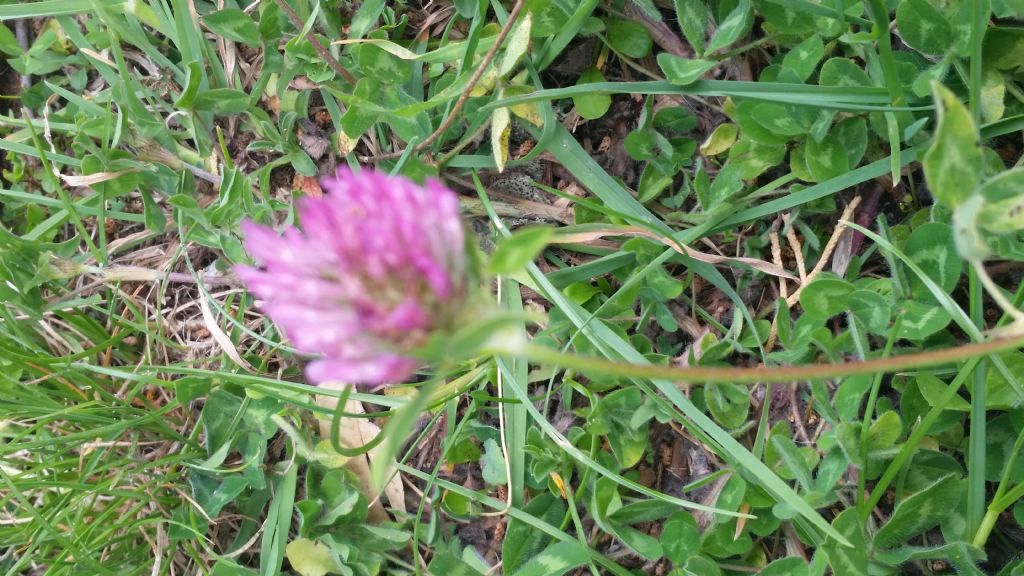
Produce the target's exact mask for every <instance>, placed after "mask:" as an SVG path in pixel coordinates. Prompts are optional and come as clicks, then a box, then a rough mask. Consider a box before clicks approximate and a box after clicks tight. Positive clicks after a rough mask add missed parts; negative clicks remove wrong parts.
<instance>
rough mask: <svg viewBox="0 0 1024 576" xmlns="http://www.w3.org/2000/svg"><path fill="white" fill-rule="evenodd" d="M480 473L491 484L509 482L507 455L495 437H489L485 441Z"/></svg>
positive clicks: (500, 484) (496, 484)
mask: <svg viewBox="0 0 1024 576" xmlns="http://www.w3.org/2000/svg"><path fill="white" fill-rule="evenodd" d="M480 473H481V475H482V476H483V478H484V482H487V483H488V484H490V485H491V486H505V485H506V484H508V477H507V475H506V473H505V457H504V455H503V454H502V453H501V447H500V446H498V443H497V442H496V441H495V440H494V438H488V439H487V441H485V442H484V454H483V457H482V458H481V459H480Z"/></svg>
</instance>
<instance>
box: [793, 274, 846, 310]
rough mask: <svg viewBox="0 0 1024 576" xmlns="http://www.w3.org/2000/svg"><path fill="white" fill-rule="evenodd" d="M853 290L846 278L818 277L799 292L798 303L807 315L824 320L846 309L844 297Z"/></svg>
mask: <svg viewBox="0 0 1024 576" xmlns="http://www.w3.org/2000/svg"><path fill="white" fill-rule="evenodd" d="M853 290H854V288H853V284H850V283H849V282H847V281H846V280H842V279H839V278H827V277H826V278H819V279H817V280H815V281H813V282H811V283H810V284H808V285H807V287H806V288H804V289H803V291H801V292H800V305H801V306H803V309H804V313H806V314H807V315H808V316H811V317H813V318H820V319H822V320H824V319H826V318H831V317H832V316H835V315H836V314H839V313H840V312H842V311H843V310H846V305H847V301H846V299H847V297H848V296H849V295H850V294H851V293H852V292H853Z"/></svg>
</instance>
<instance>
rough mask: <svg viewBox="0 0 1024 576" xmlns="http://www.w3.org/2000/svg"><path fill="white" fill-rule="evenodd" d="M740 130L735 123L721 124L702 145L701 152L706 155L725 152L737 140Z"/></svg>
mask: <svg viewBox="0 0 1024 576" xmlns="http://www.w3.org/2000/svg"><path fill="white" fill-rule="evenodd" d="M739 131H740V130H739V127H737V126H736V125H735V124H719V125H718V127H717V128H715V130H714V131H713V132H712V133H711V134H710V135H709V136H708V137H707V140H705V141H704V143H703V144H701V145H700V153H701V154H703V155H705V156H717V155H718V154H721V153H722V152H725V151H726V150H728V149H729V148H730V147H731V146H732V145H733V144H734V143H735V142H736V136H737V135H738V134H739Z"/></svg>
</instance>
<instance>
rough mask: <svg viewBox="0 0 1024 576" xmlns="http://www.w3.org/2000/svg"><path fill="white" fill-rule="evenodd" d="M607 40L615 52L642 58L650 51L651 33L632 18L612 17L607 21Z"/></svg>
mask: <svg viewBox="0 0 1024 576" xmlns="http://www.w3.org/2000/svg"><path fill="white" fill-rule="evenodd" d="M608 42H609V43H610V44H611V45H612V48H614V49H615V51H616V52H619V53H620V54H622V55H624V56H627V57H629V58H634V59H636V58H643V57H644V56H647V55H648V54H649V53H650V52H651V45H652V41H651V33H650V32H648V31H647V28H645V27H644V25H643V24H641V23H639V22H636V21H634V20H625V19H619V18H614V19H612V20H611V21H609V22H608Z"/></svg>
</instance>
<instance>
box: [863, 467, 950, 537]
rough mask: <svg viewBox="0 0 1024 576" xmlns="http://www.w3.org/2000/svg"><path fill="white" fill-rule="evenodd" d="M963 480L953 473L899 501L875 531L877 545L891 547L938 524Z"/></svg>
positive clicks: (948, 511) (946, 512) (948, 508)
mask: <svg viewBox="0 0 1024 576" xmlns="http://www.w3.org/2000/svg"><path fill="white" fill-rule="evenodd" d="M962 489H963V483H962V482H961V481H960V480H959V479H957V478H955V477H954V476H952V475H950V476H946V477H945V478H943V479H941V480H939V481H937V482H935V483H934V484H932V485H931V486H929V487H927V488H925V489H924V490H921V491H920V492H918V493H916V494H914V495H913V496H910V497H908V498H906V499H904V500H903V501H901V502H900V503H899V504H897V505H896V509H895V510H894V511H893V513H892V517H890V518H889V521H888V522H886V523H885V525H883V526H882V528H881V529H880V530H879V531H878V533H877V534H875V538H874V545H875V547H876V548H891V547H892V546H895V545H897V544H900V543H903V542H906V541H907V540H909V539H911V538H913V537H915V536H917V535H918V534H921V533H922V532H924V531H925V530H928V529H929V528H932V527H934V526H936V525H938V523H939V522H941V521H942V520H943V519H944V518H945V517H946V516H948V515H949V514H950V513H952V512H953V511H954V510H955V509H956V506H955V505H952V506H951V505H950V504H951V503H955V502H959V500H960V492H961V490H962Z"/></svg>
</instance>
